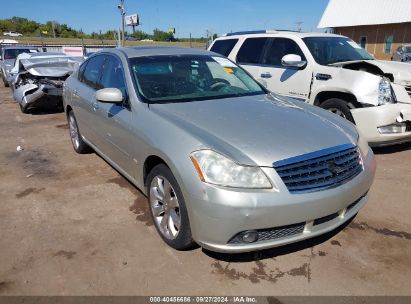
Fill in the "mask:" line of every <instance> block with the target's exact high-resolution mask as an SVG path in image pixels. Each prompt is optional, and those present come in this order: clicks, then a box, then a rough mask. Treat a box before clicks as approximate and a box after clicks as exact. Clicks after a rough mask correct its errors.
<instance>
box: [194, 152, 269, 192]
mask: <svg viewBox="0 0 411 304" xmlns="http://www.w3.org/2000/svg"><path fill="white" fill-rule="evenodd" d="M190 158H191V160H192V162H193V164H194V166H195V168H196V170H197V173H198V175H199V177H200V179H201V180H202V181H203V182H206V183H210V184H214V185H219V186H225V187H233V188H254V189H271V188H273V186H272V185H271V183H270V181H269V180H268V178H267V176H266V175H265V174H264V172H263V171H262V170H261V168H259V167H251V166H241V165H238V164H236V163H235V162H233V161H232V160H231V159H228V158H227V157H225V156H223V155H221V154H219V153H217V152H214V151H211V150H199V151H195V152H193V153H191V156H190Z"/></svg>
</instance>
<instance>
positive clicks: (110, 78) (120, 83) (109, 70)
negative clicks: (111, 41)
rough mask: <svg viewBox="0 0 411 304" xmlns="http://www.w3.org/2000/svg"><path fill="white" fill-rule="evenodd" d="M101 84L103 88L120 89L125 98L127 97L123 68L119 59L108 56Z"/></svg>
mask: <svg viewBox="0 0 411 304" xmlns="http://www.w3.org/2000/svg"><path fill="white" fill-rule="evenodd" d="M100 83H101V86H102V87H103V88H116V89H119V90H120V91H121V92H122V93H123V96H126V82H125V80H124V72H123V66H122V64H121V62H120V60H119V59H118V58H116V57H114V56H107V60H106V62H105V63H104V66H103V74H102V76H101V81H100Z"/></svg>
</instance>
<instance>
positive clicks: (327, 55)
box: [303, 37, 374, 65]
mask: <svg viewBox="0 0 411 304" xmlns="http://www.w3.org/2000/svg"><path fill="white" fill-rule="evenodd" d="M303 40H304V42H305V44H306V45H307V47H308V49H309V50H310V52H311V54H312V55H313V57H314V59H315V61H316V62H317V63H318V64H321V65H329V64H333V63H337V62H344V61H355V60H373V59H374V58H373V57H372V56H371V55H370V54H369V53H368V52H367V51H366V50H364V49H363V48H361V47H360V46H359V45H358V44H357V43H355V42H354V41H352V40H351V39H348V38H344V37H306V38H303Z"/></svg>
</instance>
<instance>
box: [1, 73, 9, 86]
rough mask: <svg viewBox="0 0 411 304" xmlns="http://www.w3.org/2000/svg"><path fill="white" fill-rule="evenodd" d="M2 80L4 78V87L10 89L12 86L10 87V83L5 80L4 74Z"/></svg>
mask: <svg viewBox="0 0 411 304" xmlns="http://www.w3.org/2000/svg"><path fill="white" fill-rule="evenodd" d="M1 78H2V80H3V84H4V86H5V87H6V88H8V87H9V86H10V85H9V83H8V82H7V80H6V78H4V75H3V74H2V75H1Z"/></svg>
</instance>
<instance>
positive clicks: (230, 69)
mask: <svg viewBox="0 0 411 304" xmlns="http://www.w3.org/2000/svg"><path fill="white" fill-rule="evenodd" d="M224 71H226V72H227V73H231V74H233V73H234V71H233V69H232V68H224Z"/></svg>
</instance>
